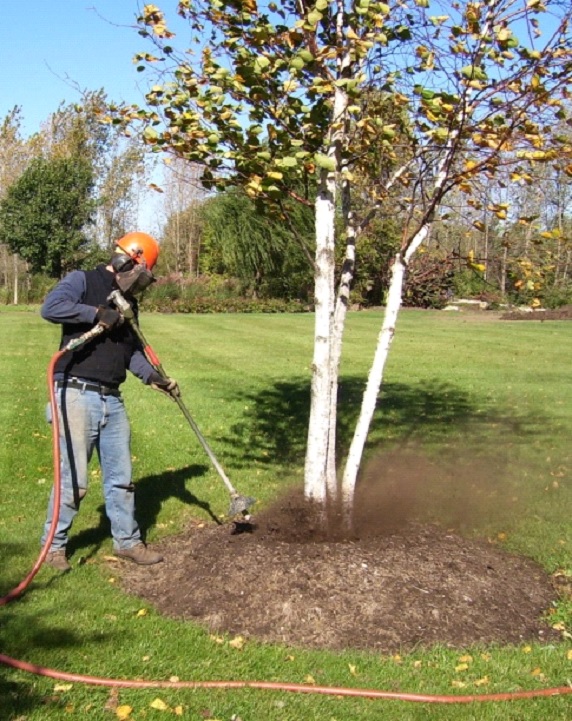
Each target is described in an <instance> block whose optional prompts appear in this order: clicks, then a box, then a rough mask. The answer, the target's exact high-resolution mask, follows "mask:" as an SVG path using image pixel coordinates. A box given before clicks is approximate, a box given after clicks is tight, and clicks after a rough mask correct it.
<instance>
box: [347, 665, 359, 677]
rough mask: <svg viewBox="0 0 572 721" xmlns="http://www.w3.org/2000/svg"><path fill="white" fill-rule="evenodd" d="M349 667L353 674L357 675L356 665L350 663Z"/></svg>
mask: <svg viewBox="0 0 572 721" xmlns="http://www.w3.org/2000/svg"><path fill="white" fill-rule="evenodd" d="M348 668H349V670H350V673H351V675H352V676H357V671H356V667H355V666H354V664H353V663H348Z"/></svg>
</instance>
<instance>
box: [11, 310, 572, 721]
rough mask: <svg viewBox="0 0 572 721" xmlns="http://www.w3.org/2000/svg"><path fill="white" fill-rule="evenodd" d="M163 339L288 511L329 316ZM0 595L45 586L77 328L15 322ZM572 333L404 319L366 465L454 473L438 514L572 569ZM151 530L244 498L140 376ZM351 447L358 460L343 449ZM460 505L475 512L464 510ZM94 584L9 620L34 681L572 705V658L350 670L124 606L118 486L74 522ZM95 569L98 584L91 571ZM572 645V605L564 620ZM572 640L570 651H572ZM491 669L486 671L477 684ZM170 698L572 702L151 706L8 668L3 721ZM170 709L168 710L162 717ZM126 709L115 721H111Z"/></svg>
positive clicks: (553, 651)
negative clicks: (495, 696) (27, 580)
mask: <svg viewBox="0 0 572 721" xmlns="http://www.w3.org/2000/svg"><path fill="white" fill-rule="evenodd" d="M380 322H381V317H380V315H379V314H378V313H374V312H368V313H356V314H352V315H350V317H349V320H348V330H347V336H346V341H345V346H344V361H343V366H342V384H341V389H340V397H341V403H342V405H341V410H340V429H341V435H342V437H343V439H344V441H345V443H346V445H347V441H348V437H347V436H348V432H349V429H350V428H351V427H352V425H353V423H354V422H355V417H356V413H357V411H358V408H359V405H358V404H359V398H360V394H361V391H362V388H363V384H364V379H365V377H366V373H367V370H368V366H369V363H370V359H371V356H372V353H373V349H374V346H375V343H376V339H377V333H378V331H379V326H380ZM142 328H143V331H144V333H145V334H146V336H147V337H148V339H149V340H150V342H151V344H152V345H153V348H154V350H155V351H156V352H157V354H158V355H159V357H160V358H161V360H162V362H163V365H164V366H165V368H166V370H167V372H168V373H169V374H171V375H172V376H174V377H175V378H177V380H178V381H179V383H180V386H181V388H182V391H183V396H184V399H185V401H186V403H187V404H188V406H189V408H190V410H191V413H192V414H193V416H194V417H195V418H196V420H197V422H198V424H199V426H200V428H201V430H202V431H203V433H204V435H205V436H206V437H207V439H208V440H209V443H210V444H211V445H212V447H213V449H214V451H215V453H216V455H217V457H219V459H220V461H221V463H222V465H223V467H224V468H225V469H226V471H227V472H228V475H229V477H230V478H231V480H232V481H233V483H234V484H235V485H236V487H237V488H238V489H239V491H240V492H241V493H243V494H245V495H253V496H256V497H257V498H258V499H259V502H260V504H261V506H264V505H265V504H268V503H270V502H271V501H272V500H273V499H274V498H276V496H277V494H279V493H280V491H281V490H282V489H284V488H285V487H287V486H290V485H292V484H301V482H302V477H303V459H304V444H305V431H306V425H307V412H308V411H307V409H308V393H309V391H308V385H309V374H310V371H309V366H310V363H311V355H312V332H313V318H312V317H311V316H310V315H307V316H305V315H272V316H267V315H219V316H213V315H208V316H189V315H185V316H159V315H154V314H147V315H144V316H143V318H142ZM0 333H1V337H2V345H1V347H0V368H1V369H2V371H1V373H2V383H0V421H1V424H2V429H3V443H2V444H1V445H0V487H1V494H2V495H1V498H2V501H1V505H2V514H1V515H0V568H1V571H0V595H2V594H4V593H6V592H7V591H8V590H10V589H11V588H12V587H13V586H14V585H15V584H17V583H18V582H19V581H20V580H21V579H22V578H23V577H24V576H25V575H26V573H27V572H28V571H29V569H30V568H31V567H32V565H33V563H34V561H35V559H36V557H37V553H38V551H39V536H40V533H41V527H42V525H43V522H44V517H45V506H46V502H47V496H48V492H49V488H50V485H51V482H52V478H53V472H52V467H51V463H52V460H51V439H50V430H49V426H48V425H47V424H46V422H45V420H44V408H45V404H46V401H47V390H46V378H45V374H46V368H47V365H48V362H49V359H50V357H51V354H52V352H53V351H54V350H55V348H56V345H57V340H58V329H57V328H56V327H55V326H51V325H49V324H47V323H45V322H43V321H41V319H40V318H39V316H38V313H37V310H33V311H30V312H25V311H23V310H22V309H18V311H17V312H11V311H10V310H9V309H4V308H3V309H1V310H0ZM571 355H572V324H569V323H566V322H552V323H536V322H498V321H496V320H495V319H494V317H492V316H490V315H487V314H482V315H481V314H476V313H475V314H470V313H466V314H446V313H442V312H441V313H439V312H426V311H405V312H403V313H402V314H401V316H400V318H399V322H398V328H397V332H396V336H395V341H394V345H393V348H392V351H391V353H390V358H389V362H388V366H387V368H386V373H385V383H384V387H383V390H382V398H381V402H380V404H379V408H378V411H377V415H376V419H375V424H374V428H373V429H372V433H371V437H370V442H369V443H368V447H367V456H368V459H367V460H368V461H375V459H376V458H377V457H378V456H379V454H380V452H382V451H383V450H386V449H393V450H395V449H403V452H412V451H413V452H418V451H419V452H421V451H422V452H423V453H424V454H425V455H426V456H427V457H429V458H433V459H435V460H436V461H438V462H439V467H440V468H443V469H444V470H443V472H442V476H437V477H436V478H435V482H434V484H432V487H431V488H428V489H426V490H425V489H420V493H421V494H422V495H423V496H424V497H423V498H421V503H420V507H422V508H423V509H424V513H425V514H426V515H427V516H428V517H430V518H432V519H434V520H438V521H440V522H442V523H445V524H457V525H459V527H460V528H461V530H462V531H463V532H464V533H466V534H468V535H477V536H485V537H488V538H491V539H493V540H494V541H495V542H497V543H500V544H503V545H504V546H506V548H507V549H509V550H511V551H514V552H518V553H522V554H525V555H527V556H530V557H532V558H534V559H535V560H536V561H537V562H539V563H540V564H542V565H543V566H544V568H545V569H546V570H547V571H548V572H550V573H553V572H556V571H561V572H565V573H571V572H572V536H571V533H570V508H571V501H572V483H571V480H570V478H571V468H572V459H571V452H572V451H571V449H570V443H569V438H570V435H571V434H572V384H571V383H570V357H571ZM125 396H126V403H127V407H128V411H129V414H130V417H131V422H132V430H133V455H134V469H135V478H136V482H137V487H138V506H139V508H140V513H139V517H140V521H141V524H142V526H143V527H144V528H145V529H146V531H147V537H148V540H150V541H153V540H155V539H158V538H161V537H163V536H165V535H166V534H172V533H176V532H179V531H181V530H182V529H184V527H185V524H186V523H187V522H188V521H189V519H191V518H193V519H199V520H202V521H204V522H205V523H208V522H210V521H211V520H212V516H213V515H217V516H220V515H221V514H222V513H224V512H225V511H226V509H227V508H228V494H227V492H226V490H225V488H224V487H223V485H222V484H221V482H220V480H219V479H218V476H217V475H216V473H215V472H214V471H213V469H212V468H211V467H210V465H209V463H208V459H207V458H206V457H205V455H204V452H203V451H202V449H201V448H200V446H199V445H198V443H197V441H196V439H195V438H194V436H193V434H192V431H191V429H190V428H189V426H188V425H187V423H186V421H185V420H184V418H183V417H182V415H181V414H180V412H179V411H178V409H177V407H176V405H175V404H173V403H170V402H169V401H168V400H167V399H164V398H163V397H161V396H159V394H157V393H154V392H153V391H151V390H149V389H147V388H143V387H142V386H141V385H140V384H139V383H138V382H137V381H136V380H135V379H129V380H128V381H127V383H126V386H125ZM342 445H343V444H342ZM452 500H454V502H452ZM71 547H72V549H73V550H74V557H73V563H74V566H75V568H74V571H73V573H71V574H68V575H66V576H63V577H61V576H58V575H57V574H55V573H54V572H52V571H51V570H50V569H48V568H43V569H42V570H41V571H40V573H39V574H38V576H37V577H36V579H35V580H34V582H33V585H32V587H31V588H30V589H29V590H28V591H27V592H26V594H25V595H24V597H23V598H22V599H20V600H18V601H16V602H14V603H12V604H10V605H9V606H7V607H5V608H2V609H0V624H1V625H0V648H1V650H2V653H4V654H7V655H10V656H13V657H15V658H21V659H25V660H27V661H30V662H33V663H35V664H39V665H44V666H47V667H51V668H57V669H59V670H65V671H69V672H75V673H86V674H90V675H95V676H99V675H101V676H105V677H113V678H144V679H159V680H168V679H169V678H172V677H174V676H176V677H178V678H180V679H181V680H189V679H229V678H235V679H253V680H281V681H289V682H293V683H305V682H309V681H310V680H311V679H314V680H315V682H316V683H317V684H320V685H322V684H323V685H332V686H352V687H361V688H367V687H371V688H378V689H384V690H401V691H409V692H415V693H428V694H450V693H461V694H462V693H480V692H482V693H493V692H503V691H511V690H517V689H521V688H525V689H536V688H542V687H550V686H560V685H564V684H566V683H568V682H569V680H570V679H571V678H572V658H570V650H571V645H570V641H569V640H566V638H564V639H563V643H562V644H556V645H540V644H537V645H527V646H525V645H522V646H516V647H506V648H505V647H489V648H484V647H480V646H478V645H475V646H474V647H472V648H468V649H462V650H452V649H448V648H444V647H433V648H429V649H419V650H417V651H416V652H414V653H403V654H401V655H399V656H395V655H394V656H380V655H378V654H373V653H372V654H367V653H357V652H354V651H352V650H348V651H347V652H345V653H338V654H335V653H329V652H317V651H307V650H304V649H293V648H287V647H283V646H272V645H264V644H258V643H256V642H254V641H249V642H248V643H247V644H246V645H245V646H244V647H243V648H242V649H241V650H238V649H236V648H233V646H231V645H230V644H229V641H230V640H231V639H230V638H226V637H221V638H212V637H211V635H210V634H209V633H208V632H206V631H204V630H203V629H201V628H200V627H197V626H194V625H193V624H190V623H182V622H178V621H174V620H170V619H166V618H162V617H161V616H160V615H159V614H158V613H157V612H156V611H155V610H154V609H153V608H151V607H149V606H148V604H146V603H143V602H142V601H141V600H139V599H137V598H134V597H132V596H129V595H126V594H125V593H123V592H122V591H121V589H120V588H119V587H118V582H117V579H116V577H115V575H114V566H113V564H112V563H110V562H107V561H106V560H105V556H106V555H107V554H109V552H110V550H111V542H110V539H109V534H108V531H107V525H106V522H105V521H104V519H103V515H102V500H101V484H100V478H99V472H98V469H97V465H96V464H94V465H93V469H92V477H91V487H90V491H89V493H88V496H87V498H86V499H85V502H84V505H83V506H82V510H81V512H80V514H79V515H78V518H77V521H76V524H75V525H74V529H73V533H72V538H71ZM80 559H81V561H82V563H81V565H78V561H79V560H80ZM552 620H553V622H555V623H556V622H557V623H559V624H560V627H561V628H563V630H564V632H565V633H568V632H570V631H572V607H571V604H570V603H565V602H562V603H560V604H559V605H558V607H556V608H555V609H553V616H552ZM568 638H569V637H568ZM463 656H470V661H469V662H468V664H467V666H468V668H467V669H466V670H464V671H462V670H457V669H458V668H459V666H460V663H463V662H460V658H461V657H463ZM158 698H159V699H161V700H162V701H163V702H164V703H165V704H166V705H167V706H168V707H169V709H170V710H171V711H172V712H173V711H181V712H182V714H183V716H182V717H183V718H185V719H205V718H207V719H208V718H212V719H221V720H225V721H230V719H231V718H237V717H239V718H241V719H243V721H247V720H254V719H256V720H258V719H260V720H262V719H264V720H267V719H272V721H299V720H300V719H320V720H321V719H324V720H325V721H331V720H332V719H335V720H336V721H345V720H346V719H347V720H348V721H349V720H350V719H351V720H353V719H355V718H360V719H364V720H365V721H368V720H371V721H373V720H374V719H376V720H377V719H380V718H383V719H384V721H385V720H389V721H391V720H393V719H395V720H396V721H397V719H399V720H400V721H407V720H409V719H424V720H425V719H429V720H431V719H439V720H441V719H455V721H459V720H460V721H463V720H467V721H468V720H469V719H475V718H479V719H484V720H485V721H493V720H496V719H502V720H503V721H504V720H506V719H515V720H516V719H522V718H526V719H527V720H530V719H532V720H533V721H534V720H535V719H538V721H541V720H542V721H545V719H551V720H554V719H557V720H560V719H561V720H562V721H564V719H569V718H570V717H571V715H572V712H571V707H572V700H571V697H570V696H567V697H562V698H546V699H538V700H533V701H531V700H529V701H515V702H510V703H496V704H491V703H485V704H481V705H479V706H478V707H477V706H474V705H468V706H459V705H454V706H443V705H441V706H436V705H429V704H406V703H403V702H399V701H366V700H360V699H342V698H335V697H332V698H330V697H321V696H305V695H304V696H298V695H294V694H283V693H274V692H263V691H253V690H242V691H215V690H211V691H204V690H203V691H199V690H196V691H188V690H187V691H178V690H177V691H175V690H172V691H162V690H161V691H157V690H155V691H138V690H121V691H119V692H118V693H117V694H113V693H111V692H110V691H109V690H108V689H102V688H95V687H90V686H83V685H81V684H73V685H72V686H71V687H70V686H69V685H67V684H58V683H57V682H55V681H53V680H49V679H44V678H42V677H39V676H32V675H29V674H25V673H23V672H20V671H13V670H10V669H8V668H6V667H3V666H0V708H1V712H0V717H1V718H2V721H4V719H7V720H8V721H16V719H18V720H19V721H20V720H21V721H23V719H26V721H40V719H41V720H42V721H44V720H49V721H51V720H52V719H67V718H70V717H73V715H74V714H76V715H81V716H82V717H85V718H87V719H92V720H100V719H101V720H103V719H109V718H114V717H115V716H114V714H113V713H112V711H113V710H114V708H115V707H116V706H130V707H131V708H132V709H133V711H132V713H131V716H130V718H132V719H165V718H168V717H169V715H172V714H167V713H166V712H165V711H164V710H163V711H162V710H160V709H156V708H153V707H152V706H151V704H152V703H153V702H154V701H155V700H156V699H158ZM156 705H157V704H156ZM106 706H107V708H106ZM179 707H180V708H179Z"/></svg>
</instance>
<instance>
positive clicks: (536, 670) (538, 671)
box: [530, 666, 542, 676]
mask: <svg viewBox="0 0 572 721" xmlns="http://www.w3.org/2000/svg"><path fill="white" fill-rule="evenodd" d="M530 675H531V676H542V669H541V668H539V667H538V666H537V667H536V668H534V669H533V670H532V671H531V672H530Z"/></svg>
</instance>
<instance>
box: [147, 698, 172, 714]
mask: <svg viewBox="0 0 572 721" xmlns="http://www.w3.org/2000/svg"><path fill="white" fill-rule="evenodd" d="M149 706H151V708H154V709H155V710H156V711H168V710H169V707H168V706H167V704H166V703H165V702H164V701H163V700H162V699H160V698H156V699H154V700H153V701H151V703H150V704H149Z"/></svg>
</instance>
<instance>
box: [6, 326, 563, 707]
mask: <svg viewBox="0 0 572 721" xmlns="http://www.w3.org/2000/svg"><path fill="white" fill-rule="evenodd" d="M96 328H97V326H96ZM98 332H101V330H99V331H98ZM94 335H97V333H94V332H93V331H92V332H91V334H85V336H82V338H81V339H77V340H75V341H73V342H72V344H70V346H68V347H66V348H64V349H63V350H61V351H59V352H58V353H56V354H55V355H54V356H53V358H52V360H51V361H50V364H49V366H48V388H49V393H50V404H51V407H52V439H53V458H54V515H53V518H52V523H51V527H50V532H49V533H48V536H47V538H46V542H45V543H44V546H43V547H42V550H41V552H40V555H39V556H38V559H37V561H36V563H35V564H34V567H33V568H32V570H31V571H30V572H29V573H28V575H27V576H26V577H25V578H24V579H23V580H22V581H21V582H20V583H19V584H18V585H17V586H16V587H15V588H14V589H12V591H10V592H9V593H8V594H7V595H6V596H3V597H0V606H5V605H7V604H8V603H10V601H13V600H14V599H16V598H18V596H20V595H21V594H22V593H23V592H24V591H25V589H26V588H27V587H28V586H29V585H30V583H31V582H32V579H33V578H34V576H35V575H36V574H37V572H38V571H39V570H40V567H41V566H42V563H43V562H44V559H45V557H46V555H47V553H48V550H49V548H50V546H51V543H52V540H53V537H54V535H55V531H56V526H57V513H58V511H59V507H60V496H61V477H60V443H59V436H60V432H59V420H58V407H57V403H56V395H55V390H54V367H55V365H56V363H57V361H58V359H59V358H60V357H61V356H62V355H63V354H64V353H66V352H67V351H68V350H74V349H75V348H77V347H79V345H83V343H85V342H86V341H87V340H90V339H91V338H92V337H93V336H94ZM0 663H1V664H4V665H5V666H10V667H11V668H15V669H18V670H19V671H25V672H27V673H32V674H35V675H37V676H45V677H48V678H53V679H57V680H59V681H68V682H71V683H83V684H87V685H91V686H107V687H111V688H139V689H150V688H162V689H200V688H205V689H207V688H214V689H242V688H249V689H258V690H261V691H285V692H286V691H288V692H292V693H305V694H318V695H322V696H351V697H354V698H369V699H385V700H393V701H412V702H417V703H434V704H456V703H473V702H476V701H515V700H517V699H529V698H539V697H547V696H564V695H567V694H571V693H572V686H557V687H554V688H545V689H536V690H532V691H514V692H510V693H491V694H472V695H466V696H460V695H459V696H451V695H438V694H418V693H407V692H403V693H402V692H399V691H378V690H376V689H365V688H345V687H336V686H309V685H305V684H297V683H287V682H281V681H278V682H271V681H175V682H171V681H136V680H133V679H113V678H102V677H100V676H88V675H84V674H77V673H66V672H65V671H57V670H55V669H51V668H46V667H45V666H37V665H35V664H32V663H28V662H27V661H20V660H18V659H15V658H12V657H11V656H6V655H4V654H0Z"/></svg>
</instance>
